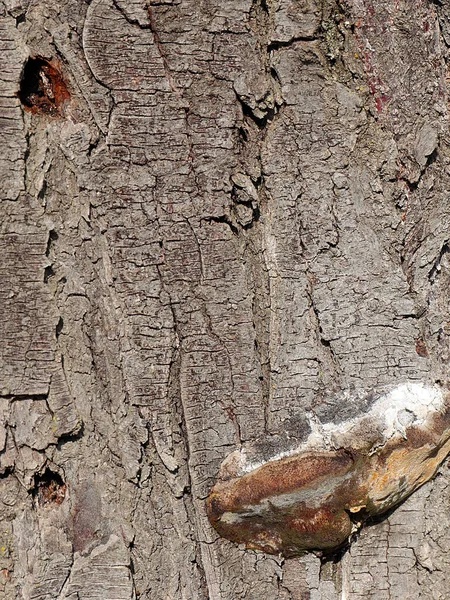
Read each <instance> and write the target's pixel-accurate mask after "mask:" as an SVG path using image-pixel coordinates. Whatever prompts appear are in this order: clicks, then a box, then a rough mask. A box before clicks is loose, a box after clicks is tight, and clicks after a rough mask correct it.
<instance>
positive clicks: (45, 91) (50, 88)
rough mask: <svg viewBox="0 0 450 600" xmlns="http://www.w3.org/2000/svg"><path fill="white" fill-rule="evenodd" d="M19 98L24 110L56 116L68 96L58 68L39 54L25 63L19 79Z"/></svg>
mask: <svg viewBox="0 0 450 600" xmlns="http://www.w3.org/2000/svg"><path fill="white" fill-rule="evenodd" d="M18 96H19V99H20V101H21V102H22V104H23V106H24V107H25V109H26V110H29V111H30V112H32V113H35V114H46V115H51V116H57V115H60V114H61V107H62V105H63V104H64V102H66V101H67V100H68V99H69V98H70V94H69V91H68V89H67V86H66V84H65V82H64V80H63V78H62V76H61V73H60V72H59V71H58V69H57V68H56V67H55V66H54V65H53V64H51V63H50V62H49V61H48V60H45V59H44V58H41V57H40V56H36V57H34V58H33V57H30V58H29V59H28V60H27V62H26V63H25V66H24V69H23V73H22V78H21V81H20V91H19V94H18Z"/></svg>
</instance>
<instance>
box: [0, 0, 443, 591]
mask: <svg viewBox="0 0 450 600" xmlns="http://www.w3.org/2000/svg"><path fill="white" fill-rule="evenodd" d="M0 7H1V8H0V11H1V13H0V14H1V21H0V40H1V41H0V48H1V57H2V58H1V61H2V70H1V73H0V106H1V116H0V131H1V137H2V153H1V157H0V186H1V194H2V205H1V206H2V221H1V229H0V248H1V258H2V260H1V262H0V272H1V276H2V286H1V289H0V305H1V309H0V314H1V324H0V340H1V341H0V343H1V356H2V365H1V385H0V391H1V396H0V419H1V428H0V450H1V454H0V461H1V463H0V466H1V478H0V520H1V521H0V525H1V526H0V596H1V597H4V598H6V599H13V598H20V599H23V600H54V599H58V600H75V599H78V600H91V599H94V598H99V599H105V600H106V599H108V600H109V599H111V600H112V599H114V600H131V599H135V598H138V599H146V600H150V599H151V600H169V599H170V600H172V599H173V600H181V599H186V600H200V599H201V600H206V599H207V598H210V599H211V600H238V599H240V598H245V599H246V600H259V599H261V598H267V599H269V600H272V599H274V600H275V599H277V600H337V599H342V600H366V599H369V600H370V599H373V600H397V599H398V600H400V599H403V598H411V599H416V598H417V599H419V598H420V599H426V600H431V599H433V600H445V599H448V598H449V591H448V590H449V574H450V554H449V551H450V516H449V512H448V505H449V501H450V486H449V482H450V477H449V474H448V467H447V466H446V465H443V466H442V467H441V469H440V471H439V473H438V476H437V477H436V479H434V480H433V481H431V482H428V483H427V484H426V485H425V486H423V487H422V488H421V489H419V490H418V491H417V492H415V494H414V495H413V496H411V497H410V498H409V499H408V500H407V501H406V502H405V503H404V504H403V505H402V506H401V507H399V508H398V509H397V510H395V511H394V512H393V513H392V514H391V515H389V516H388V517H387V518H384V519H382V520H379V521H377V522H375V521H374V522H372V523H371V524H370V526H367V527H365V528H364V529H362V531H361V532H360V533H359V534H358V535H357V536H356V537H355V539H354V540H353V543H352V544H351V546H350V548H349V549H348V550H347V551H346V552H345V553H342V555H339V556H337V555H335V556H334V557H333V558H332V559H331V560H326V559H321V558H319V557H318V556H316V555H314V554H307V555H305V556H303V557H300V558H296V559H291V560H286V561H285V560H284V559H283V558H282V557H273V556H266V555H264V554H262V553H259V552H255V551H250V550H244V549H243V548H242V547H241V546H237V545H235V544H233V543H231V542H229V541H227V540H224V539H222V538H219V537H218V535H217V533H216V532H215V531H214V530H213V529H212V528H211V526H210V525H209V522H208V519H207V515H206V503H205V500H206V498H207V495H208V493H209V491H210V489H211V487H212V485H213V484H214V482H215V479H216V476H217V473H218V471H219V467H220V464H221V463H222V461H223V459H224V458H225V457H226V456H227V455H229V454H230V453H231V452H233V451H234V450H235V449H236V448H240V447H241V445H242V444H250V443H251V444H253V446H254V447H255V448H256V447H257V448H258V453H259V454H260V455H261V456H271V455H274V454H276V453H278V452H280V451H284V450H289V449H290V448H293V447H295V446H296V445H298V443H300V442H301V441H302V440H303V439H304V437H305V436H306V435H308V433H309V432H310V423H311V419H318V420H320V421H321V422H340V421H342V420H346V419H347V420H348V419H349V418H351V417H353V416H355V415H361V414H364V411H365V410H366V409H367V406H366V405H365V402H366V400H365V399H367V398H368V397H369V396H370V393H371V392H372V391H375V392H376V391H377V390H381V389H385V388H386V387H389V386H395V385H398V384H400V383H402V382H404V381H405V380H409V381H410V380H413V381H417V382H428V383H435V382H439V383H440V385H442V386H445V385H447V383H448V379H449V377H448V363H449V361H450V337H449V336H450V308H449V289H450V287H449V285H450V263H449V259H448V257H449V248H450V246H449V244H450V225H449V223H450V203H449V191H448V190H449V189H450V147H449V134H448V109H449V107H448V91H447V79H448V77H447V74H448V70H447V62H448V61H449V60H450V55H449V50H448V48H449V46H450V8H448V6H447V3H446V2H438V1H436V2H432V1H431V0H348V1H344V0H341V1H337V0H336V1H335V0H253V1H252V0H226V1H225V0H223V1H213V0H201V1H199V0H158V1H156V0H155V1H154V0H150V1H149V2H148V3H147V5H146V4H145V2H144V1H141V0H92V1H91V2H87V1H86V0H3V1H2V2H1V3H0ZM29 57H33V58H34V59H35V62H34V66H33V65H31V67H30V69H31V70H30V69H28V71H27V69H24V66H25V64H26V61H27V60H28V58H29ZM33 69H34V70H33ZM33 73H34V75H33ZM26 76H27V77H28V82H27V81H24V79H26ZM30 77H31V79H32V81H31V82H30ZM33 77H34V79H33ZM21 81H22V83H21ZM21 86H22V87H21ZM66 89H67V93H66V91H65V90H66ZM69 95H70V98H69V97H68V96H69ZM343 392H345V393H346V394H347V395H346V396H345V397H344V396H343V395H342V393H343ZM343 398H346V399H343Z"/></svg>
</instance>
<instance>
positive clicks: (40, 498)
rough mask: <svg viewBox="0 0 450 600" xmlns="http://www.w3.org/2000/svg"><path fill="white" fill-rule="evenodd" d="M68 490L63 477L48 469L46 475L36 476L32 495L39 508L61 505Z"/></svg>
mask: <svg viewBox="0 0 450 600" xmlns="http://www.w3.org/2000/svg"><path fill="white" fill-rule="evenodd" d="M66 489H67V487H66V484H65V483H64V481H63V479H62V477H61V475H59V473H55V472H54V471H51V470H50V469H46V470H45V471H44V473H41V474H36V475H35V477H34V488H33V491H32V493H33V496H34V498H35V499H36V501H37V503H38V505H39V506H50V505H52V504H57V505H59V504H62V502H63V501H64V498H65V497H66Z"/></svg>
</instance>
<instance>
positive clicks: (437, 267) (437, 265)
mask: <svg viewBox="0 0 450 600" xmlns="http://www.w3.org/2000/svg"><path fill="white" fill-rule="evenodd" d="M448 253H450V246H449V240H445V242H444V244H443V245H442V248H441V250H440V252H439V255H438V257H437V258H436V260H435V261H434V264H433V266H432V268H431V269H430V272H429V273H428V280H429V281H430V283H434V282H435V281H436V279H437V278H438V276H439V273H440V271H441V262H442V260H443V258H444V256H445V255H446V254H448Z"/></svg>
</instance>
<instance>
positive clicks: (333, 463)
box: [207, 382, 450, 557]
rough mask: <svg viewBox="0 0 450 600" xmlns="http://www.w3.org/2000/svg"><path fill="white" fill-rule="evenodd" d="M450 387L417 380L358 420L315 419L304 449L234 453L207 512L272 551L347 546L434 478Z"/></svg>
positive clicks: (448, 443) (444, 447) (448, 440)
mask: <svg viewBox="0 0 450 600" xmlns="http://www.w3.org/2000/svg"><path fill="white" fill-rule="evenodd" d="M449 397H450V396H449V394H448V392H445V390H444V389H443V388H441V387H439V386H435V385H425V384H420V383H413V382H409V383H406V384H403V385H400V386H398V387H396V388H393V389H391V390H390V391H388V392H386V393H384V394H382V395H379V396H378V398H377V399H376V400H375V401H374V402H373V404H372V406H371V408H370V409H369V410H368V411H367V412H365V413H364V414H362V415H361V416H360V417H359V418H354V419H350V420H347V421H343V422H340V423H323V424H322V423H318V421H317V419H315V420H314V422H313V421H311V432H310V433H309V436H308V437H307V439H306V440H305V441H304V443H302V444H301V445H300V446H299V447H298V448H296V449H294V450H290V451H288V452H282V453H280V454H278V455H276V456H274V457H272V458H270V459H268V460H267V459H266V460H265V461H262V462H259V463H255V462H251V461H250V462H249V461H248V459H247V456H248V454H249V448H245V447H244V448H242V449H240V450H236V451H235V452H233V453H232V454H230V455H229V456H228V457H227V458H226V459H225V461H224V462H223V463H222V467H221V472H220V474H219V481H218V482H217V483H216V485H215V486H214V487H213V489H212V490H211V493H210V495H209V497H208V501H207V511H208V516H209V519H210V522H211V524H212V525H213V526H214V528H215V529H216V530H217V532H218V533H219V534H220V535H222V536H223V537H225V538H228V539H230V540H232V541H234V542H237V543H244V544H245V545H246V547H247V548H254V549H257V550H262V551H264V552H267V553H270V554H279V553H281V554H283V555H284V556H286V557H291V556H295V555H298V554H301V553H303V552H305V551H308V550H332V549H334V548H338V547H339V546H340V545H341V544H343V543H344V542H346V540H347V539H348V538H349V536H350V535H351V533H352V531H354V528H355V526H357V525H359V524H361V523H362V522H364V520H365V519H367V518H369V517H372V516H375V515H380V514H382V513H384V512H386V511H387V510H389V509H391V508H392V507H394V506H396V505H397V504H398V503H400V502H401V501H402V500H404V499H405V498H407V497H408V496H409V495H410V494H412V493H413V492H414V491H415V490H416V489H417V488H418V487H420V486H421V485H422V484H424V483H425V482H426V481H428V480H429V479H430V478H432V477H433V476H434V475H435V473H436V471H437V469H438V467H439V465H440V464H441V463H442V461H443V460H444V459H445V458H446V456H447V454H448V453H449V452H450V405H449V402H448V400H449Z"/></svg>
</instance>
